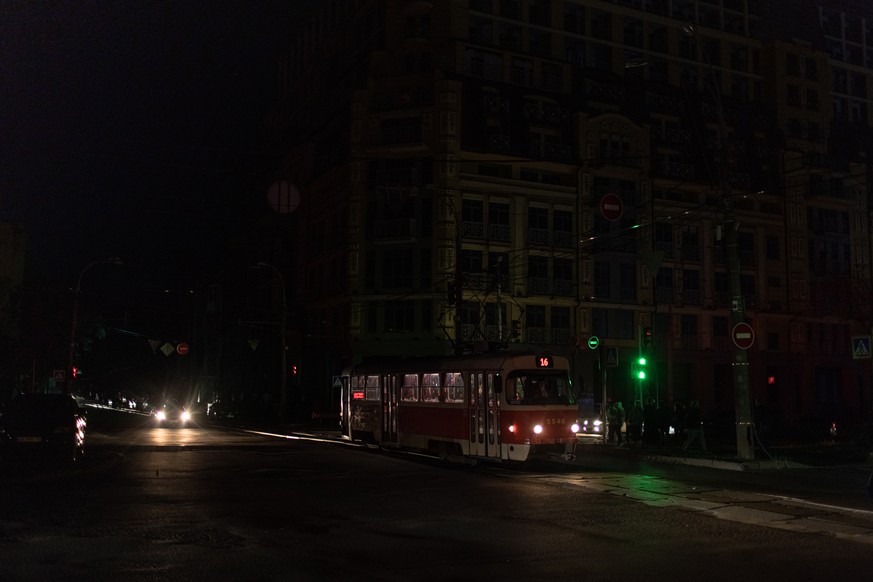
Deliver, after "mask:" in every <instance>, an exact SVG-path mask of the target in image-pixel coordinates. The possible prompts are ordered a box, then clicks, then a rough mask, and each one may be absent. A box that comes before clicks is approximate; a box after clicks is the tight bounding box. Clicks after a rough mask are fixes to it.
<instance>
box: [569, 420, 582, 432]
mask: <svg viewBox="0 0 873 582" xmlns="http://www.w3.org/2000/svg"><path fill="white" fill-rule="evenodd" d="M581 428H582V427H580V426H579V423H576V422H574V423H573V424H571V425H570V430H571V431H572V432H573V434H576V433H577V432H579V430H580V429H581Z"/></svg>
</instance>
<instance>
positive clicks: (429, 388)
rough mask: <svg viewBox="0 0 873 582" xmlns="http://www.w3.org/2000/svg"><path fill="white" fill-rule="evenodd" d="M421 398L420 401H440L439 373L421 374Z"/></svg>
mask: <svg viewBox="0 0 873 582" xmlns="http://www.w3.org/2000/svg"><path fill="white" fill-rule="evenodd" d="M421 400H422V402H439V401H440V375H439V374H422V375H421Z"/></svg>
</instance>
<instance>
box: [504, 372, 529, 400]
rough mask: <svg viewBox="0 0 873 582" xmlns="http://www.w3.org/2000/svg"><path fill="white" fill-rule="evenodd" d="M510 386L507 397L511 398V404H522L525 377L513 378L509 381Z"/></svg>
mask: <svg viewBox="0 0 873 582" xmlns="http://www.w3.org/2000/svg"><path fill="white" fill-rule="evenodd" d="M509 388H510V389H509V390H508V391H507V393H506V397H507V398H508V399H509V403H510V404H521V403H522V402H524V395H525V389H524V378H521V377H516V378H513V379H511V380H510V382H509Z"/></svg>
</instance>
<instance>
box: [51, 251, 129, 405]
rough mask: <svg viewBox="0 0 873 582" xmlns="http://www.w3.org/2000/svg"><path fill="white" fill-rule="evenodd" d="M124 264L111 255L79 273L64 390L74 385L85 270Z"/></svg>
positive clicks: (68, 390) (87, 266)
mask: <svg viewBox="0 0 873 582" xmlns="http://www.w3.org/2000/svg"><path fill="white" fill-rule="evenodd" d="M103 264H109V265H123V264H124V262H123V261H122V260H121V259H119V258H118V257H109V258H108V259H100V260H98V261H92V262H90V263H88V264H87V265H85V266H84V268H82V271H81V272H80V273H79V279H78V280H77V281H76V289H75V290H74V291H73V317H72V319H71V324H70V351H69V353H68V357H67V370H66V373H65V374H64V392H66V393H67V394H69V393H70V392H71V391H72V390H71V389H72V387H73V357H74V355H75V353H76V327H77V326H78V324H79V321H78V319H79V295H81V293H82V278H83V277H84V276H85V272H86V271H87V270H88V269H90V268H91V267H93V266H95V265H103Z"/></svg>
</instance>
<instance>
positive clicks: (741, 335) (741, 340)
mask: <svg viewBox="0 0 873 582" xmlns="http://www.w3.org/2000/svg"><path fill="white" fill-rule="evenodd" d="M731 338H733V340H734V345H736V346H737V347H738V348H740V349H743V350H747V349H749V348H750V347H752V344H753V343H755V330H754V329H752V326H751V325H749V324H748V323H746V322H745V321H741V322H739V323H738V324H736V325H735V326H734V330H733V331H732V332H731Z"/></svg>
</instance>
